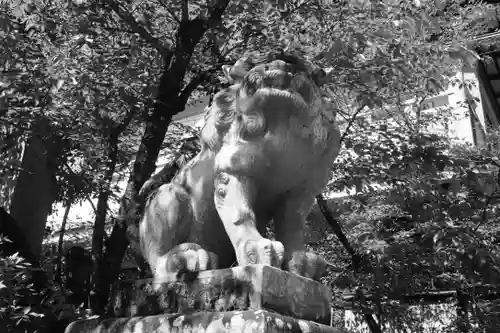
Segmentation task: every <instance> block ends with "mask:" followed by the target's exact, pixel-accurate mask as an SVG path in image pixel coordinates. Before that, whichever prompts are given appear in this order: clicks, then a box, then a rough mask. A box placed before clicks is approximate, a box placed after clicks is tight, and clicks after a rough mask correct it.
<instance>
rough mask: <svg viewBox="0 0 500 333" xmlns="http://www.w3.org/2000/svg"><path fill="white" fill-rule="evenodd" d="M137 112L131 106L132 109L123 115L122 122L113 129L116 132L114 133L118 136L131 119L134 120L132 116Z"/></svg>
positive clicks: (135, 108)
mask: <svg viewBox="0 0 500 333" xmlns="http://www.w3.org/2000/svg"><path fill="white" fill-rule="evenodd" d="M137 110H138V108H137V107H135V106H132V109H131V110H130V111H129V112H127V114H126V115H125V118H124V119H123V120H122V122H121V123H120V124H119V125H118V126H116V127H115V131H116V132H117V133H116V134H117V135H120V134H121V133H122V132H123V131H124V130H125V129H126V128H127V126H128V125H129V124H130V122H131V121H132V119H134V116H135V115H136V114H137Z"/></svg>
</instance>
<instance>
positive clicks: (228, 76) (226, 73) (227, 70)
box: [222, 65, 234, 84]
mask: <svg viewBox="0 0 500 333" xmlns="http://www.w3.org/2000/svg"><path fill="white" fill-rule="evenodd" d="M232 68H233V66H229V65H222V71H223V72H224V76H225V77H226V79H227V80H228V81H229V83H230V84H234V80H233V78H232V77H231V69H232Z"/></svg>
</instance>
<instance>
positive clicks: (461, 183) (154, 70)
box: [0, 0, 500, 332]
mask: <svg viewBox="0 0 500 333" xmlns="http://www.w3.org/2000/svg"><path fill="white" fill-rule="evenodd" d="M0 8H1V9H2V10H0V37H1V38H0V48H1V49H2V52H1V53H0V65H1V66H2V73H1V74H0V133H1V137H2V139H1V141H0V181H1V182H2V184H3V185H5V186H4V188H2V193H0V198H1V201H0V203H1V204H2V206H3V207H5V208H6V209H7V210H8V209H9V206H10V200H11V197H12V192H13V191H14V190H15V186H16V179H18V178H20V177H22V176H23V170H22V168H21V163H22V160H21V157H22V156H21V154H22V152H23V149H25V148H23V147H25V146H23V145H24V144H26V142H30V141H29V139H30V138H31V137H39V138H42V141H43V140H47V135H46V134H43V133H42V131H41V130H40V124H41V123H43V124H46V125H47V126H50V133H52V134H51V135H52V136H53V137H54V140H56V141H57V142H59V144H58V145H57V147H58V148H57V152H56V153H55V154H54V158H53V161H52V162H53V164H54V165H56V167H55V169H54V170H55V171H54V174H53V177H54V179H56V182H57V186H58V187H57V188H58V196H57V200H56V201H58V202H63V203H64V205H65V206H67V207H71V205H73V204H75V203H77V202H80V201H89V200H93V199H97V204H94V203H93V205H95V216H94V218H95V221H94V224H95V226H94V233H93V238H92V257H93V265H94V266H93V271H94V273H93V278H92V289H93V290H94V291H95V293H94V295H97V297H96V299H93V300H91V303H92V304H91V307H92V309H93V310H94V311H95V312H98V313H99V312H102V311H104V310H103V309H104V306H105V303H106V302H107V298H108V290H109V285H110V283H111V282H113V280H114V279H115V278H116V276H117V274H118V272H119V268H120V264H121V261H122V258H123V256H124V253H125V250H126V248H127V246H128V243H129V241H133V239H134V232H135V231H134V225H135V223H136V218H135V217H136V214H137V212H136V211H135V205H134V201H135V200H136V198H137V195H138V191H139V189H140V187H141V186H142V185H143V184H144V182H145V181H146V180H147V179H148V178H149V177H150V176H151V174H152V173H153V172H154V169H155V163H156V160H157V158H158V155H159V152H160V151H161V150H162V149H165V148H167V147H170V148H174V149H175V148H177V147H179V144H178V143H179V140H180V138H179V135H178V133H179V132H182V129H181V130H179V129H177V130H174V127H173V126H171V125H170V123H171V121H172V117H173V116H174V115H175V114H178V113H180V112H182V111H183V110H184V109H185V108H186V107H189V106H190V105H192V104H193V103H196V102H197V101H198V99H199V97H200V96H203V95H205V94H213V93H214V92H215V91H217V90H218V89H219V88H220V87H221V86H223V85H225V84H227V82H226V81H225V79H224V78H223V76H222V75H221V66H222V65H223V64H227V63H233V62H234V61H235V60H236V59H238V58H239V57H241V56H242V55H244V54H245V53H247V52H253V51H259V52H267V51H278V50H279V49H283V50H286V51H287V52H291V53H296V54H299V55H301V56H303V57H305V58H306V59H307V60H308V61H309V62H310V63H311V64H312V65H313V66H321V67H329V68H331V69H332V70H333V73H334V75H333V77H332V81H331V82H329V83H328V84H327V85H326V88H325V90H324V94H325V98H328V99H330V101H331V103H332V106H333V107H334V108H335V109H336V110H337V120H338V122H339V124H340V125H341V127H342V130H343V137H342V147H343V149H342V153H341V155H340V156H339V157H338V158H337V159H336V161H332V181H331V183H330V185H329V188H327V189H325V194H327V193H328V191H332V190H333V191H336V192H342V191H344V190H346V189H355V192H356V194H355V195H353V196H350V197H349V198H345V199H342V200H341V201H340V202H338V203H332V202H331V201H328V202H327V203H325V205H323V203H324V202H323V201H321V197H318V199H319V204H320V207H321V208H322V209H323V210H325V209H326V210H327V212H326V213H327V214H326V215H325V217H330V218H329V219H327V220H328V221H327V222H328V223H329V224H330V225H331V226H332V227H333V229H332V230H331V231H328V232H326V234H325V236H324V237H323V238H322V239H321V240H319V241H318V242H317V243H316V244H314V245H313V247H314V248H315V250H318V251H321V252H322V253H325V254H326V255H327V257H328V258H329V260H330V262H332V272H331V274H330V275H329V276H328V277H327V278H326V279H325V282H326V283H329V284H331V285H332V286H333V287H334V290H335V292H336V294H338V295H340V294H341V293H345V292H353V293H354V294H355V295H356V302H354V303H355V305H354V306H355V307H357V308H359V307H361V308H364V309H365V312H364V313H365V316H364V319H365V320H367V322H368V324H369V327H370V330H371V331H372V332H377V329H378V332H380V329H381V328H380V327H383V323H384V322H388V321H391V318H392V320H393V321H392V324H393V325H394V323H395V322H398V320H399V321H400V320H401V316H400V315H398V311H397V309H400V308H398V307H403V306H404V305H403V301H404V299H403V298H402V296H405V297H406V296H408V297H410V296H411V295H416V294H427V295H430V294H431V292H436V291H443V292H444V291H449V290H453V291H457V290H458V291H460V293H461V294H460V295H462V296H461V297H455V296H454V297H455V298H456V299H458V301H457V309H460V311H462V309H463V310H464V311H466V312H468V313H471V314H472V317H471V318H472V319H467V317H466V316H465V317H464V316H462V317H461V318H459V319H460V320H461V322H460V325H459V327H460V329H461V330H462V331H465V330H466V329H469V331H472V330H473V329H474V327H476V328H477V327H479V328H477V329H478V332H479V331H481V329H482V328H483V327H486V329H485V330H483V331H484V332H486V331H487V329H493V328H494V327H495V325H498V322H494V313H495V311H498V310H495V309H496V308H498V302H499V301H498V297H497V298H494V297H493V296H491V295H494V294H495V293H497V294H498V292H499V288H500V286H499V285H498V281H500V266H499V264H500V258H499V248H498V237H500V232H499V229H498V226H497V223H496V221H497V220H498V218H497V216H498V199H497V197H498V192H499V191H500V188H499V178H498V172H499V171H498V168H499V167H500V164H499V163H500V161H498V157H497V156H498V152H497V145H496V144H495V143H496V142H497V136H496V135H495V132H494V131H493V132H490V134H489V138H488V140H489V143H490V144H489V145H487V146H483V147H478V148H474V147H464V146H462V145H459V144H456V143H455V142H454V141H453V140H452V138H450V137H447V136H446V135H442V134H439V133H438V134H436V133H434V134H430V133H429V132H428V131H426V128H428V125H433V126H436V125H440V124H441V123H442V122H444V121H448V120H449V119H450V117H452V116H453V114H452V111H453V110H449V109H445V108H443V109H441V110H439V112H438V113H437V115H436V114H433V115H431V116H429V115H427V114H426V113H423V112H421V111H422V102H423V101H425V100H426V98H428V97H429V96H432V95H435V94H437V93H439V92H442V91H443V90H446V89H447V88H448V87H449V86H450V84H454V83H455V84H464V82H454V80H456V76H454V74H455V73H457V72H459V71H461V70H462V68H463V66H469V67H470V66H474V64H475V62H476V61H477V60H478V59H480V58H481V55H478V54H477V53H476V52H475V50H474V49H473V48H472V47H476V46H477V45H478V43H479V42H474V43H471V40H473V39H474V38H475V37H477V36H480V35H482V34H485V33H490V32H494V31H496V30H497V29H498V26H499V24H498V17H499V15H500V9H499V8H498V7H496V6H493V5H488V4H485V3H483V2H478V1H459V0H452V1H434V0H432V1H424V0H420V1H410V0H407V1H399V0H398V1H396V0H384V1H382V0H371V1H368V0H352V1H295V0H293V1H265V2H258V1H250V2H249V1H240V0H235V1H228V0H226V1H224V0H217V1H211V2H205V1H195V0H192V1H187V0H175V1H168V2H167V1H163V0H148V1H122V0H108V1H93V0H86V1H85V0H83V1H58V0H52V1H48V0H47V1H29V0H16V1H4V2H1V3H0ZM483 58H484V55H483ZM409 99H412V100H414V102H413V105H410V107H409V106H408V105H407V104H408V103H407V102H408V100H409ZM167 130H169V131H170V132H168V133H167ZM44 133H45V132H44ZM491 133H492V134H491ZM52 136H51V138H52ZM24 151H25V150H24ZM191 153H192V152H191V151H189V152H188V154H191ZM189 156H191V155H189ZM56 157H57V158H56ZM181 159H182V158H181ZM117 174H121V175H124V177H128V179H129V180H128V183H127V184H128V185H127V188H126V190H125V192H124V193H123V191H122V190H121V189H120V188H118V187H116V186H114V184H115V183H114V182H113V179H114V178H113V177H114V176H116V175H117ZM110 200H117V201H119V202H120V212H118V213H115V212H110V210H109V202H110ZM68 209H69V208H68ZM320 216H321V215H320ZM321 219H322V218H321ZM106 221H112V222H114V227H113V231H112V232H111V234H106V233H105V228H104V226H105V222H106ZM316 227H318V226H316ZM2 232H3V231H1V230H0V233H2ZM127 234H128V235H129V238H128V239H127V238H126V235H127ZM6 260H7V259H6ZM7 261H8V262H9V265H10V266H9V267H11V266H12V267H17V266H16V265H17V264H19V262H18V259H17V257H14V258H12V257H10V258H9V259H8V260H7ZM7 261H6V262H7ZM18 266H19V265H18ZM18 268H19V267H17V268H16V270H14V271H15V274H18V271H17V269H18ZM0 272H3V271H0ZM2 274H3V273H2ZM19 274H20V273H19ZM410 277H411V278H410ZM9 279H10V280H9ZM1 281H7V282H8V283H5V286H8V287H9V290H10V289H12V288H13V287H12V277H9V276H7V275H5V276H4V275H0V282H1ZM9 283H10V284H9ZM2 288H3V284H0V290H1V289H2ZM478 290H480V292H479V291H478ZM480 293H482V294H481V295H482V296H481V295H480ZM456 294H457V292H456ZM483 294H484V295H483ZM9 295H10V296H9V297H10V298H9V299H13V298H15V297H16V296H14V295H15V293H11V292H10V291H9ZM463 295H466V296H463ZM485 295H486V296H485ZM393 301H398V302H400V303H398V304H395V303H394V302H393ZM14 303H15V302H13V303H8V302H7V301H6V303H5V304H4V303H2V304H0V305H1V306H2V312H5V313H6V314H8V315H11V314H12V318H14V319H15V320H14V321H13V323H14V324H15V323H17V324H20V323H21V322H23V320H28V319H27V318H29V316H28V313H30V311H32V310H29V311H27V310H25V309H24V310H23V308H22V307H21V308H20V307H18V306H17V305H14ZM354 303H353V304H354ZM464 304H465V305H464ZM334 306H336V307H342V306H344V305H343V303H342V302H335V304H334ZM4 308H5V309H7V310H5V311H4V310H3V309H4ZM368 308H369V309H370V310H367V309H368ZM59 310H60V309H58V311H59ZM23 311H27V312H26V313H24V312H23ZM19 313H21V314H19ZM372 313H374V314H376V316H372ZM16 316H17V317H16ZM33 316H35V315H33ZM19 318H21V319H23V320H20V319H19ZM374 318H376V319H374ZM410 319H411V318H405V319H404V320H406V321H408V320H410ZM13 323H10V324H8V325H14V324H13ZM454 327H455V326H454ZM483 331H481V332H483Z"/></svg>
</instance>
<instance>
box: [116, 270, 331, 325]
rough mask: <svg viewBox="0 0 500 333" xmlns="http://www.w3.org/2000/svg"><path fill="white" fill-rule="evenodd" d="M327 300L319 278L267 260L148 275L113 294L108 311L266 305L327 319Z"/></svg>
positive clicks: (136, 313)
mask: <svg viewBox="0 0 500 333" xmlns="http://www.w3.org/2000/svg"><path fill="white" fill-rule="evenodd" d="M122 287H123V286H122ZM155 290H156V291H155ZM330 300H331V291H330V288H328V287H327V286H325V285H323V284H321V283H319V282H316V281H313V280H311V279H307V278H304V277H301V276H299V275H296V274H292V273H289V272H285V271H282V270H280V269H277V268H274V267H270V266H264V265H249V266H238V267H233V268H229V269H221V270H213V271H203V272H200V273H198V276H197V277H195V278H193V279H190V280H184V281H179V280H173V281H165V282H162V283H161V284H159V285H153V280H151V279H148V280H140V281H137V282H135V284H134V285H131V286H129V288H128V289H127V288H126V287H125V288H124V289H123V290H122V292H121V295H120V296H119V297H115V304H114V315H115V316H117V317H120V316H146V315H156V314H160V313H191V312H195V311H232V310H248V309H267V310H271V311H274V312H277V313H280V314H282V315H286V316H291V317H294V318H298V319H305V320H311V321H315V322H318V323H323V324H328V323H329V322H330Z"/></svg>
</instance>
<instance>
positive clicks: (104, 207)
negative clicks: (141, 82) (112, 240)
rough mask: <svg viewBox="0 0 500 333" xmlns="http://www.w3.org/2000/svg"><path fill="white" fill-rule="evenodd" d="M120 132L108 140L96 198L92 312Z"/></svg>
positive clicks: (100, 267) (97, 287)
mask: <svg viewBox="0 0 500 333" xmlns="http://www.w3.org/2000/svg"><path fill="white" fill-rule="evenodd" d="M119 135H120V131H118V130H114V131H112V133H111V134H110V136H109V139H108V156H107V163H106V170H105V172H104V179H103V188H101V191H100V192H99V196H98V198H97V209H96V216H95V221H94V231H93V233H92V251H91V257H92V263H93V267H94V269H93V273H92V276H91V287H90V288H91V289H90V290H91V297H90V300H91V307H92V309H93V310H94V311H98V309H99V300H98V299H96V297H95V296H96V295H100V292H99V287H100V283H99V281H100V280H102V279H104V277H102V273H103V268H102V266H103V260H102V258H103V245H104V238H105V234H106V215H107V212H108V200H109V195H110V193H111V191H110V186H111V181H112V180H113V174H114V173H115V169H116V163H117V159H118V137H119Z"/></svg>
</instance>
